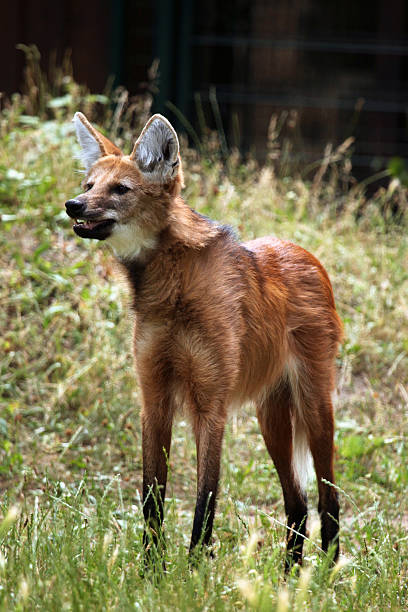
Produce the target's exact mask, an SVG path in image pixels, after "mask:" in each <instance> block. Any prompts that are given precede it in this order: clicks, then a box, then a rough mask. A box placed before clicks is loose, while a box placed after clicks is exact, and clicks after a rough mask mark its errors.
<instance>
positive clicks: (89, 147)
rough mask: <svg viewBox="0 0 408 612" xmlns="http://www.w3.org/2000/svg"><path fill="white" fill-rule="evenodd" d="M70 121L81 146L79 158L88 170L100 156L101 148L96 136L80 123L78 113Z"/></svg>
mask: <svg viewBox="0 0 408 612" xmlns="http://www.w3.org/2000/svg"><path fill="white" fill-rule="evenodd" d="M72 121H73V122H74V125H75V131H76V135H77V138H78V142H79V144H80V146H81V153H80V158H81V161H82V163H83V165H84V166H85V169H86V171H87V172H89V170H90V169H91V167H92V166H93V165H94V163H95V162H96V161H97V160H98V159H99V158H100V157H101V155H102V153H101V149H100V146H99V143H98V141H97V140H96V138H94V136H93V135H92V134H91V132H90V131H89V130H88V128H87V127H86V126H85V125H84V124H83V123H82V121H81V119H80V118H79V114H78V113H75V115H74V118H73V120H72Z"/></svg>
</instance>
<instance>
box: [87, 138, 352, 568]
mask: <svg viewBox="0 0 408 612" xmlns="http://www.w3.org/2000/svg"><path fill="white" fill-rule="evenodd" d="M92 129H94V128H92ZM103 145H104V147H105V150H107V149H106V147H107V145H106V139H105V140H104V142H103ZM110 151H113V152H114V155H111V154H108V155H105V153H103V152H102V157H101V159H100V160H99V161H98V162H97V163H96V164H95V165H94V167H93V168H92V169H91V172H90V174H89V176H88V179H87V181H88V182H89V183H92V184H93V187H92V189H91V191H90V192H87V193H84V194H82V195H81V196H79V198H78V200H79V201H81V202H82V203H84V204H85V205H86V210H88V211H95V210H96V211H100V210H107V209H108V208H109V207H114V208H115V211H116V212H115V214H116V213H118V214H119V215H120V219H121V221H123V222H124V223H126V222H128V221H129V220H132V222H133V223H136V224H137V226H138V227H140V228H142V229H143V235H144V236H146V237H149V238H151V241H150V242H149V243H148V246H147V247H146V248H141V249H140V252H139V254H138V256H137V257H135V258H134V259H132V260H126V259H122V265H123V267H124V270H125V272H126V274H127V276H128V279H129V283H130V287H131V291H132V306H133V309H134V312H135V314H136V318H135V320H136V324H135V334H134V351H135V359H136V369H137V372H138V377H139V381H140V386H141V390H142V395H143V408H142V414H141V419H142V427H143V462H144V500H145V516H146V520H147V522H148V523H149V524H151V525H153V528H154V533H155V534H156V535H157V528H158V526H159V525H160V523H161V520H162V517H163V507H162V500H163V499H164V490H165V485H166V477H167V455H168V454H169V453H170V441H171V428H172V421H173V417H174V414H175V412H176V411H177V410H178V409H183V410H184V411H185V412H186V413H187V414H188V415H189V417H190V419H191V422H192V427H193V431H194V434H195V436H196V442H197V463H198V465H197V507H196V514H195V520H194V528H193V536H192V548H193V547H194V546H195V545H196V544H197V543H198V542H199V541H200V540H201V539H202V540H203V541H204V542H205V543H208V542H209V539H210V535H211V528H212V521H213V516H214V507H215V497H216V494H217V486H218V478H219V465H220V455H221V445H222V437H223V431H224V426H225V422H226V419H227V416H228V412H229V410H230V409H231V407H233V406H236V405H239V404H242V403H243V402H245V401H247V400H252V401H253V402H254V403H255V404H256V408H257V415H258V419H259V422H260V426H261V430H262V434H263V436H264V438H265V442H266V445H267V448H268V451H269V452H270V454H271V456H272V458H273V460H274V463H275V465H276V468H277V470H278V473H279V477H280V479H281V483H282V488H283V492H284V497H285V508H286V512H287V514H288V526H289V528H290V527H292V526H293V527H294V529H295V530H296V531H297V532H299V533H301V535H304V533H305V525H304V523H305V517H306V499H305V494H304V490H303V487H302V483H301V482H300V481H299V477H297V474H296V472H295V468H294V458H293V452H292V450H293V445H294V444H297V442H296V435H297V434H296V432H299V431H300V432H303V434H304V437H305V440H307V444H308V446H309V448H310V450H311V453H312V456H313V460H314V465H315V469H316V473H317V476H318V486H319V510H320V513H321V517H322V538H323V547H324V548H325V549H327V547H328V545H329V544H330V543H331V542H332V541H333V540H336V537H337V530H338V529H337V525H336V524H335V523H336V522H337V518H338V504H337V498H336V494H335V489H334V488H333V487H329V486H327V485H326V484H325V483H324V482H322V480H321V479H322V478H324V479H326V480H329V481H330V482H334V474H333V410H332V404H331V392H332V390H333V388H334V375H335V371H334V359H335V356H336V352H337V349H338V343H339V342H340V340H341V334H342V331H341V330H342V327H341V323H340V320H339V317H338V315H337V313H336V309H335V304H334V298H333V292H332V288H331V284H330V281H329V278H328V276H327V273H326V271H325V270H324V268H323V267H322V265H321V264H320V263H319V262H318V260H317V259H316V258H315V257H314V256H313V255H311V254H310V253H308V252H307V251H305V250H304V249H302V248H301V247H299V246H296V245H294V244H292V243H290V242H287V241H283V240H279V239H277V238H262V239H258V240H253V241H251V242H248V243H244V244H240V243H239V242H237V240H236V239H235V237H234V236H233V234H232V232H231V231H230V230H229V229H228V228H225V227H222V226H219V225H217V224H215V223H213V222H211V221H210V220H208V219H206V218H204V217H202V216H200V215H198V214H197V213H196V212H194V211H192V210H191V209H190V208H189V207H188V206H187V204H185V203H184V201H183V200H182V199H181V197H180V189H181V183H182V175H181V172H179V173H178V175H177V176H176V177H175V178H174V179H172V180H170V181H167V182H166V183H165V184H163V185H161V184H153V183H151V182H149V181H147V180H146V177H145V176H144V175H143V173H142V172H140V170H139V169H138V166H137V164H136V163H135V161H134V159H133V157H132V156H130V157H127V156H120V155H119V154H117V153H116V151H114V150H113V149H110ZM110 151H108V152H110ZM124 177H126V179H127V180H128V181H130V182H131V184H132V190H131V191H130V192H129V193H128V194H126V195H125V196H123V198H122V200H121V203H120V206H119V205H118V204H117V203H115V202H113V203H112V195H111V191H110V189H111V186H112V185H114V184H115V183H117V182H118V181H121V180H122V179H123V178H124ZM271 205H273V204H271ZM118 206H119V208H118ZM153 495H156V496H157V497H158V498H159V502H158V504H157V503H153V502H152V499H153ZM330 516H331V517H332V518H333V520H331V519H330ZM145 537H146V542H147V541H148V539H149V536H148V535H147V534H146V536H145ZM154 541H155V542H156V543H157V540H155V539H154ZM295 543H296V546H295ZM302 543H303V540H302V538H301V537H300V540H299V538H298V539H297V542H296V534H295V536H293V532H289V535H288V565H287V566H288V567H289V566H290V563H291V562H292V561H293V560H295V561H300V560H301V549H302ZM336 554H338V545H337V551H336Z"/></svg>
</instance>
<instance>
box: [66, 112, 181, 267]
mask: <svg viewBox="0 0 408 612" xmlns="http://www.w3.org/2000/svg"><path fill="white" fill-rule="evenodd" d="M73 121H74V124H75V129H76V133H77V137H78V140H79V144H80V146H81V159H82V162H83V164H84V166H85V169H86V173H87V175H86V178H85V180H84V182H83V188H84V192H83V193H81V194H80V195H78V196H77V197H75V198H74V199H72V200H69V201H68V202H66V204H65V206H66V210H67V214H68V215H69V216H70V217H71V218H72V219H75V220H76V223H75V225H74V227H73V229H74V231H75V233H76V234H78V236H81V237H82V238H97V239H99V240H106V241H107V242H108V243H110V244H111V245H112V247H113V248H114V250H115V252H116V254H117V255H118V257H120V258H122V259H133V258H135V257H137V256H138V254H139V253H140V252H141V251H144V250H145V249H149V248H153V247H154V245H155V243H156V240H157V238H158V236H159V234H160V232H161V231H162V230H163V229H164V228H165V227H166V226H167V225H168V222H169V221H168V219H169V214H170V207H171V203H172V201H173V200H174V199H175V198H176V197H177V196H178V194H179V193H180V190H181V187H182V182H183V176H182V170H181V161H180V155H179V143H178V138H177V134H176V132H175V131H174V129H173V127H172V126H171V124H170V123H169V121H167V119H165V117H163V116H162V115H154V116H153V117H151V118H150V119H149V121H148V122H147V123H146V125H145V127H144V128H143V130H142V133H141V134H140V136H139V138H138V140H137V141H136V144H135V146H134V148H133V151H132V153H131V154H130V155H124V154H123V153H122V152H121V151H120V150H119V149H118V148H117V147H116V146H115V145H114V144H113V143H112V142H110V140H108V139H107V138H106V137H105V136H103V134H101V133H100V132H99V131H98V130H96V129H95V128H94V127H93V126H92V125H91V124H90V123H89V121H88V120H87V119H86V117H85V116H84V115H83V114H82V113H76V114H75V116H74V120H73Z"/></svg>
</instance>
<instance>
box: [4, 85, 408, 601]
mask: <svg viewBox="0 0 408 612" xmlns="http://www.w3.org/2000/svg"><path fill="white" fill-rule="evenodd" d="M69 87H70V88H71V90H70V92H65V93H64V92H63V91H60V92H58V99H59V101H58V104H57V105H56V106H54V107H53V106H52V105H51V106H48V105H47V104H48V103H46V104H45V105H43V106H41V108H42V109H43V110H41V112H40V110H38V116H33V115H29V114H28V110H27V109H28V106H27V105H28V101H27V100H26V101H24V100H21V99H20V100H18V101H17V102H15V103H14V105H11V106H9V107H8V108H7V109H6V111H4V112H3V114H2V116H1V120H0V127H1V144H2V146H1V147H0V213H1V229H0V269H1V282H0V305H1V308H0V327H1V334H0V348H1V350H0V402H1V403H0V458H1V463H0V482H1V484H2V496H1V498H0V512H1V516H0V520H1V521H2V522H0V602H1V606H2V609H14V608H16V609H35V608H40V609H50V610H53V609H61V608H65V609H70V608H74V609H105V608H107V609H120V610H122V609H130V608H132V609H142V610H145V609H146V610H151V609H152V610H153V609H154V610H156V609H157V610H160V609H163V610H167V609H171V608H173V609H176V610H178V609H180V610H194V609H200V610H201V609H203V610H204V609H217V610H223V609H256V610H274V609H277V610H282V611H283V610H292V609H295V610H297V609H299V610H300V609H312V610H315V609H316V610H322V609H324V610H339V609H340V610H342V609H344V610H348V609H362V610H378V609H391V610H398V609H404V607H406V605H407V587H406V584H407V569H408V545H407V542H408V539H407V535H406V533H407V527H408V512H407V505H406V499H405V498H406V490H407V486H408V468H407V466H408V461H407V459H408V453H407V439H406V434H407V414H408V412H407V408H408V378H407V372H408V359H407V355H408V341H407V338H408V316H407V315H408V311H407V304H408V237H407V236H408V234H407V225H406V220H404V215H402V217H399V218H398V223H396V222H395V220H393V218H392V216H390V215H389V214H388V213H387V208H386V207H384V203H386V202H387V201H388V200H387V198H391V197H392V198H395V197H396V194H397V195H398V193H399V194H400V195H399V196H398V197H399V198H400V202H401V206H402V207H403V206H404V205H405V204H404V203H406V192H405V191H404V190H403V189H402V188H401V187H396V186H395V184H393V185H392V186H391V185H390V187H389V190H388V191H387V190H383V191H381V192H379V193H378V194H377V195H376V196H375V197H373V198H372V199H370V200H366V199H365V197H364V195H363V192H362V190H359V189H358V186H356V185H354V186H352V187H351V189H350V184H349V183H348V182H347V181H346V182H347V189H345V188H343V183H344V181H343V182H342V178H341V176H342V175H341V172H342V171H344V172H346V169H347V168H346V163H344V168H343V170H341V168H340V169H339V164H340V162H339V161H333V163H332V164H331V165H330V164H329V165H328V168H327V173H326V175H325V177H324V179H325V180H323V178H319V177H318V178H319V180H317V179H316V180H314V179H313V175H312V176H311V177H306V179H305V178H304V179H301V178H298V177H294V178H292V177H290V176H284V175H282V171H281V170H279V167H277V166H276V165H274V166H273V165H272V164H270V165H267V166H266V167H265V168H258V167H257V166H256V164H255V163H254V162H248V163H247V164H244V165H243V164H242V161H240V160H239V158H238V157H236V156H235V157H232V158H231V160H230V162H229V166H228V168H227V169H226V167H225V165H224V164H222V163H221V160H220V159H219V158H217V156H216V154H215V153H214V151H215V150H216V145H215V144H214V143H216V138H215V139H213V140H211V139H210V141H209V142H208V143H207V144H206V147H207V149H206V148H205V147H204V149H203V153H202V156H201V157H199V156H198V154H197V153H196V152H194V151H191V150H189V149H187V148H186V145H184V146H183V153H184V158H185V160H186V163H185V172H186V190H185V197H186V199H187V200H188V201H189V203H190V204H191V205H192V206H193V207H195V208H197V209H198V210H199V211H201V212H203V213H205V214H208V215H210V216H211V217H213V218H216V219H218V220H220V221H222V222H224V223H229V224H231V225H232V226H233V227H234V228H235V229H236V230H237V232H238V233H239V234H240V235H241V236H242V238H243V239H244V240H247V239H251V238H253V237H256V236H260V235H265V234H268V233H273V234H276V235H278V236H280V237H283V238H287V239H289V240H293V241H295V242H297V243H299V244H301V245H302V246H304V247H305V248H307V249H309V250H310V251H312V252H313V253H315V254H316V255H317V256H318V257H319V259H320V260H321V261H322V262H323V263H324V265H325V267H326V268H327V270H328V272H329V274H330V277H331V279H332V282H333V286H334V291H335V296H336V301H337V305H338V309H339V312H340V314H341V317H342V319H343V321H344V324H345V333H346V339H345V342H344V345H343V347H342V348H341V352H340V355H339V358H338V370H339V377H338V394H337V395H338V397H337V401H336V404H337V429H336V444H337V458H336V470H337V482H338V486H339V495H340V500H341V507H342V515H341V543H342V555H343V556H342V557H341V558H340V561H339V563H338V565H337V566H335V568H334V569H333V568H332V567H331V565H330V563H329V562H328V559H327V558H326V556H325V555H324V554H323V553H322V552H321V551H320V550H319V546H320V542H319V533H318V529H316V527H315V526H316V521H317V513H316V510H313V511H312V512H311V517H310V521H309V527H310V531H309V539H308V540H307V541H306V543H305V562H304V569H303V570H302V571H301V572H300V573H296V572H294V573H293V575H291V576H290V577H288V579H287V580H286V582H285V581H284V577H283V571H282V568H283V558H284V539H285V529H284V526H283V522H284V512H283V502H282V494H281V489H280V485H279V481H278V477H277V475H276V472H275V471H274V468H273V466H272V463H271V460H270V458H269V456H268V454H267V452H266V450H265V446H264V443H263V441H262V438H261V436H260V434H259V430H258V425H257V422H256V418H255V415H254V412H253V410H252V408H251V407H250V406H245V407H244V408H243V409H242V411H240V412H239V413H237V414H234V415H232V416H231V419H230V422H229V424H228V427H227V432H226V437H225V447H224V455H223V464H222V483H221V487H220V496H219V504H218V513H217V517H216V523H215V534H214V550H215V558H214V559H213V560H207V559H204V560H203V561H202V563H200V564H199V565H198V567H197V569H195V570H194V571H190V570H189V569H188V561H187V548H188V538H189V532H190V529H191V524H192V512H193V506H194V495H195V448H194V444H193V440H192V436H191V433H190V428H189V424H188V423H187V422H184V421H183V420H182V419H181V420H179V422H178V423H177V425H176V426H175V430H174V437H173V447H172V456H171V458H170V468H171V470H170V481H169V487H168V492H167V494H168V500H167V510H166V521H165V525H166V526H165V537H166V542H167V550H166V574H165V575H163V576H161V578H160V576H158V575H156V576H155V577H154V576H153V577H150V578H149V579H147V578H144V579H143V578H142V577H141V575H140V568H141V559H142V549H141V532H142V528H143V521H142V512H141V503H140V490H141V433H140V426H139V420H138V412H139V408H140V397H139V393H138V387H137V383H136V380H135V377H134V374H133V362H132V355H131V320H130V316H129V314H128V308H127V291H126V288H125V286H124V285H123V283H122V281H121V279H120V278H119V275H118V272H117V271H116V268H115V266H114V264H113V259H112V256H111V254H110V253H109V251H108V250H107V249H106V248H105V247H103V246H101V245H99V244H92V243H89V242H87V243H86V244H85V243H84V242H82V241H81V240H79V239H77V238H76V237H75V236H74V234H73V232H72V230H71V228H70V222H69V220H68V219H67V218H66V216H65V213H64V207H63V203H64V201H65V200H66V199H68V198H69V197H71V196H73V195H75V193H77V192H78V190H79V183H80V179H81V175H80V173H79V169H78V167H77V164H76V162H75V160H74V155H75V154H76V153H77V145H76V143H75V140H74V134H73V130H72V126H71V124H70V122H69V119H70V116H68V115H69V113H70V112H71V110H72V109H73V108H74V107H75V105H76V104H77V105H78V108H82V109H83V110H86V109H85V107H84V105H88V107H89V108H90V109H91V111H92V108H94V107H93V106H92V102H91V101H90V100H89V99H88V98H86V95H87V94H86V92H81V91H79V90H75V88H74V87H73V85H72V83H71V84H70V85H69ZM67 93H69V94H70V96H71V98H69V99H65V101H64V98H63V96H64V95H66V94H67ZM61 98H62V100H61ZM47 99H48V98H47ZM48 101H49V100H48ZM34 102H35V100H32V101H31V102H30V104H34ZM37 102H38V101H37ZM95 104H96V105H99V107H100V105H101V101H99V102H96V103H95ZM24 105H26V106H24ZM102 106H103V105H102ZM91 107H92V108H91ZM44 109H45V110H44ZM95 109H96V110H95ZM95 109H94V112H95V117H97V116H98V114H97V113H98V110H97V108H96V107H95ZM75 110H76V108H75ZM112 113H113V114H112ZM91 114H92V112H91ZM113 115H114V112H113V111H112V112H111V111H109V113H108V112H107V114H106V115H105V114H103V113H102V115H100V116H101V117H102V119H101V120H102V122H103V125H104V127H105V128H106V131H107V132H109V130H112V129H113V128H112V125H113V124H112V117H113ZM27 117H29V118H28V119H27ZM128 117H129V116H128ZM118 121H119V123H120V121H121V119H120V120H119V119H118V120H117V121H116V124H115V125H116V127H115V130H118V131H120V130H119V127H118V125H119V124H118ZM123 122H124V123H123V126H122V127H123V130H122V132H121V133H122V135H123V133H125V134H127V135H130V133H131V132H132V129H133V128H132V125H131V124H130V123H129V122H128V123H127V124H126V122H125V120H124V119H123ZM115 130H113V132H114V133H115ZM136 135H137V134H136V133H134V134H133V136H134V137H135V136H136ZM128 144H130V143H128ZM206 155H207V157H206ZM336 173H337V174H336ZM336 177H337V178H336ZM309 179H310V180H309ZM347 180H348V179H347ZM398 190H399V191H398ZM361 211H363V212H361ZM309 499H310V506H311V508H316V506H317V500H316V492H315V487H314V486H311V490H310V495H309Z"/></svg>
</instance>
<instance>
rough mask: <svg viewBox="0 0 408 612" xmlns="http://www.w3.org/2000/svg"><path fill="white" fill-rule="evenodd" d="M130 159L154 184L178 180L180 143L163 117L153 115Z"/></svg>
mask: <svg viewBox="0 0 408 612" xmlns="http://www.w3.org/2000/svg"><path fill="white" fill-rule="evenodd" d="M130 157H131V158H132V159H134V161H135V162H136V164H137V166H138V168H139V170H140V171H141V172H142V174H143V175H144V177H145V178H146V179H147V180H149V181H151V182H153V183H166V182H167V181H169V180H171V179H174V178H176V176H177V174H178V171H179V166H180V159H179V142H178V138H177V134H176V132H175V131H174V128H173V127H172V125H171V123H170V122H169V121H167V119H166V118H165V117H163V116H162V115H153V117H151V118H150V119H149V121H148V122H147V123H146V125H145V126H144V128H143V131H142V133H141V134H140V136H139V138H138V139H137V141H136V144H135V146H134V149H133V151H132V153H131V156H130Z"/></svg>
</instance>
